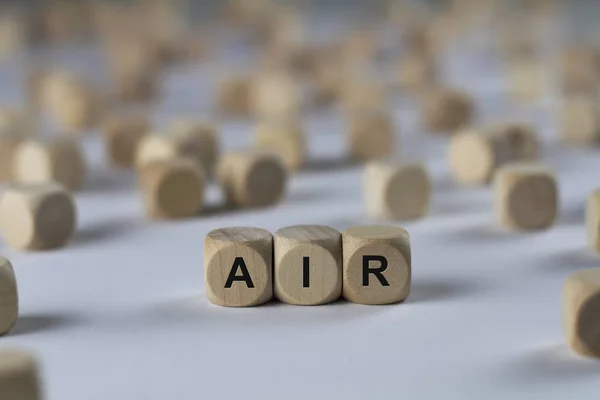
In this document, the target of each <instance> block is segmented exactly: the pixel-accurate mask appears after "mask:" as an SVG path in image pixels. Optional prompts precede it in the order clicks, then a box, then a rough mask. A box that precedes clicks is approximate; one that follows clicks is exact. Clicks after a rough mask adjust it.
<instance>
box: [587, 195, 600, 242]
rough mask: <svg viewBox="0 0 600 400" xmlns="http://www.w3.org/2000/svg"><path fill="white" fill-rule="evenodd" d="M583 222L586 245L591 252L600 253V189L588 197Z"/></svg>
mask: <svg viewBox="0 0 600 400" xmlns="http://www.w3.org/2000/svg"><path fill="white" fill-rule="evenodd" d="M585 220H586V225H587V237H588V244H589V246H590V248H591V249H592V250H594V251H596V252H600V189H596V190H594V191H593V192H592V193H591V194H590V196H589V197H588V200H587V205H586V210H585Z"/></svg>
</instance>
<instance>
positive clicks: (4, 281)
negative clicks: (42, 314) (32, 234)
mask: <svg viewBox="0 0 600 400" xmlns="http://www.w3.org/2000/svg"><path fill="white" fill-rule="evenodd" d="M18 317H19V294H18V290H17V280H16V278H15V271H14V269H13V266H12V264H11V263H10V261H8V260H7V259H6V258H4V257H0V336H2V335H5V334H7V333H8V332H10V330H11V329H12V328H13V327H14V326H15V324H16V323H17V318H18ZM0 362H1V361H0ZM0 394H1V392H0Z"/></svg>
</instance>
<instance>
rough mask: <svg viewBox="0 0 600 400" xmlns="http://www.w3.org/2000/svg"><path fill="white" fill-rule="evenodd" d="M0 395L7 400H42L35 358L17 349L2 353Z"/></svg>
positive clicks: (0, 359)
mask: <svg viewBox="0 0 600 400" xmlns="http://www.w3.org/2000/svg"><path fill="white" fill-rule="evenodd" d="M0 394H1V395H2V398H3V399H6V400H9V399H10V400H42V383H41V379H40V377H39V366H38V363H37V360H36V358H35V356H34V355H33V354H31V353H29V352H26V351H23V350H16V349H10V350H9V349H6V350H2V351H0Z"/></svg>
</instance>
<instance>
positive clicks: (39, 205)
mask: <svg viewBox="0 0 600 400" xmlns="http://www.w3.org/2000/svg"><path fill="white" fill-rule="evenodd" d="M76 219H77V212H76V208H75V201H74V199H73V197H72V196H71V194H70V193H68V192H67V191H66V190H65V189H64V188H63V187H62V186H61V185H59V184H56V183H48V182H45V183H17V184H12V185H10V186H8V187H7V189H6V191H5V192H4V194H3V196H2V198H1V199H0V233H1V234H2V236H3V237H4V240H5V241H6V242H7V243H8V244H9V245H10V246H12V247H14V248H16V249H20V250H46V249H53V248H58V247H63V246H64V245H66V244H67V242H68V241H69V240H70V239H71V237H72V236H73V233H74V232H75V225H76Z"/></svg>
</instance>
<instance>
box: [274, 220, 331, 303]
mask: <svg viewBox="0 0 600 400" xmlns="http://www.w3.org/2000/svg"><path fill="white" fill-rule="evenodd" d="M274 244H275V253H274V254H275V255H274V257H275V277H274V290H275V297H276V298H277V299H279V300H280V301H283V302H284V303H288V304H296V305H305V306H314V305H320V304H326V303H330V302H332V301H334V300H336V299H338V298H339V297H340V296H341V294H342V235H341V234H340V232H338V231H336V230H335V229H333V228H330V227H327V226H320V225H297V226H289V227H286V228H281V229H279V230H278V231H277V232H275V235H274Z"/></svg>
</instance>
